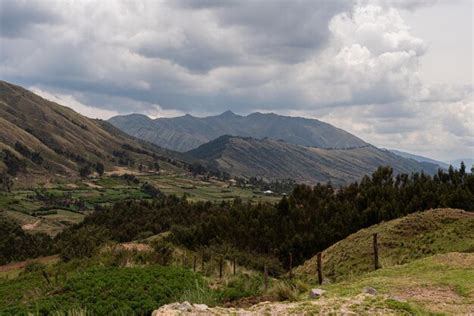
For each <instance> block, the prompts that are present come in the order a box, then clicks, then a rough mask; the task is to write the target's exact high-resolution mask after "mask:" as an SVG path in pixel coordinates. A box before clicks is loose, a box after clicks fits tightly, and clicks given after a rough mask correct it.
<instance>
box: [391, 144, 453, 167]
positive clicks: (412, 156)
mask: <svg viewBox="0 0 474 316" xmlns="http://www.w3.org/2000/svg"><path fill="white" fill-rule="evenodd" d="M389 150H390V151H391V152H393V153H394V154H396V155H399V156H401V157H404V158H409V159H414V160H416V161H418V162H428V163H432V164H435V165H438V166H440V167H441V168H444V169H448V167H449V164H447V163H445V162H442V161H439V160H435V159H431V158H428V157H424V156H420V155H415V154H411V153H407V152H404V151H400V150H395V149H389Z"/></svg>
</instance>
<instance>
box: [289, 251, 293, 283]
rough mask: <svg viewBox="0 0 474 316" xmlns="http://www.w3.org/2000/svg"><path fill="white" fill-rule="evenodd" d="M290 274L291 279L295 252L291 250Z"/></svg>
mask: <svg viewBox="0 0 474 316" xmlns="http://www.w3.org/2000/svg"><path fill="white" fill-rule="evenodd" d="M289 270H290V271H289V275H290V279H291V278H293V254H292V253H291V252H290V264H289Z"/></svg>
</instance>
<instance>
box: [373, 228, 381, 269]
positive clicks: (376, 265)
mask: <svg viewBox="0 0 474 316" xmlns="http://www.w3.org/2000/svg"><path fill="white" fill-rule="evenodd" d="M373 246H374V268H375V270H377V269H378V268H380V265H379V245H378V243H377V233H374V235H373Z"/></svg>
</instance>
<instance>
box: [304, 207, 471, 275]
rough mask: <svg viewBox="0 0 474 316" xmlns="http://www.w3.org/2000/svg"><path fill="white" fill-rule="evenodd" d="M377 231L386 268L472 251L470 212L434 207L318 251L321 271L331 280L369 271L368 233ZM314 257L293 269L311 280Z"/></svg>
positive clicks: (370, 256) (374, 227) (381, 225)
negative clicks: (424, 258)
mask: <svg viewBox="0 0 474 316" xmlns="http://www.w3.org/2000/svg"><path fill="white" fill-rule="evenodd" d="M374 233H378V240H379V255H380V264H381V265H382V267H390V266H394V265H398V264H404V263H407V262H411V261H413V260H415V259H418V258H423V257H427V256H430V255H433V254H441V253H448V252H472V251H474V213H471V212H465V211H461V210H455V209H435V210H429V211H425V212H418V213H414V214H410V215H408V216H405V217H403V218H399V219H395V220H391V221H389V222H385V223H381V224H378V225H374V226H371V227H369V228H366V229H362V230H360V231H358V232H357V233H354V234H352V235H350V236H349V237H347V238H345V239H344V240H341V241H340V242H338V243H336V244H334V245H332V246H331V247H329V248H328V249H326V250H325V251H323V254H322V261H323V274H324V276H325V277H328V278H329V279H331V280H333V281H334V280H336V281H338V280H344V279H347V278H348V277H349V276H352V275H358V274H362V273H364V272H368V271H372V270H373V250H372V234H374ZM315 271H316V257H314V258H311V259H309V260H307V261H306V262H305V263H304V264H303V265H301V266H300V267H298V268H296V269H295V274H297V275H304V276H307V277H309V278H310V279H314V277H315Z"/></svg>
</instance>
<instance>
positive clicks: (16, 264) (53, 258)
mask: <svg viewBox="0 0 474 316" xmlns="http://www.w3.org/2000/svg"><path fill="white" fill-rule="evenodd" d="M56 261H59V256H58V255H54V256H48V257H41V258H36V259H30V260H25V261H19V262H13V263H9V264H6V265H3V266H0V272H8V271H12V270H17V269H23V268H24V267H26V265H27V264H29V263H32V262H39V263H43V264H46V263H52V262H56Z"/></svg>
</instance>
